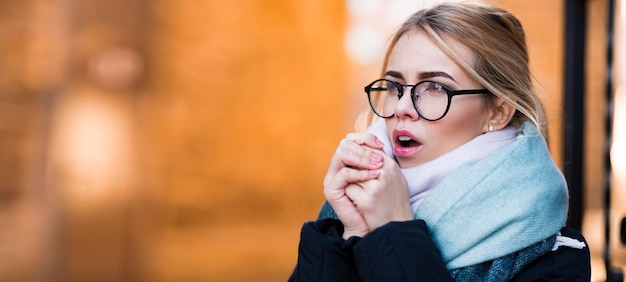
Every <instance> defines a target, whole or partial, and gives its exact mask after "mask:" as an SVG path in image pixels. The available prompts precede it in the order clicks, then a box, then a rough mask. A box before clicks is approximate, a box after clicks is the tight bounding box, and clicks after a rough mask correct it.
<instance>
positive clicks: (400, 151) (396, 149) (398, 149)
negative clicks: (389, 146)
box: [392, 129, 422, 158]
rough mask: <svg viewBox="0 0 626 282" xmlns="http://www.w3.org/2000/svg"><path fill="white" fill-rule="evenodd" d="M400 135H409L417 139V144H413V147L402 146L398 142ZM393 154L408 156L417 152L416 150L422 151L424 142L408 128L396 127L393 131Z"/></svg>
mask: <svg viewBox="0 0 626 282" xmlns="http://www.w3.org/2000/svg"><path fill="white" fill-rule="evenodd" d="M400 136H408V137H410V138H411V139H413V141H415V142H416V143H417V146H412V147H402V146H400V143H398V137H400ZM392 143H393V154H394V155H395V156H396V157H400V158H403V157H408V156H410V155H412V154H415V153H416V152H418V151H420V150H421V149H422V143H421V142H419V140H418V139H417V138H416V137H415V135H413V134H412V133H411V132H409V131H408V130H405V129H395V130H394V131H393V142H392Z"/></svg>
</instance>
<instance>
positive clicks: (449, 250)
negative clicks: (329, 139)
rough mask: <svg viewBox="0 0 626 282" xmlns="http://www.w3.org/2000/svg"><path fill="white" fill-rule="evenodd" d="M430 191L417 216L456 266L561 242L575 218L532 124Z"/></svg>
mask: <svg viewBox="0 0 626 282" xmlns="http://www.w3.org/2000/svg"><path fill="white" fill-rule="evenodd" d="M428 193H429V194H428V195H427V196H426V197H425V198H424V200H423V202H421V204H420V205H419V206H418V207H417V210H416V212H415V217H416V218H417V219H423V220H424V221H426V223H427V225H428V228H429V231H430V232H431V235H432V237H433V240H434V241H435V243H436V244H437V246H438V247H439V249H440V250H441V252H442V255H443V258H444V261H445V262H446V264H447V267H448V269H460V268H465V267H468V266H475V265H478V264H480V263H483V262H488V261H492V260H496V259H497V258H503V257H506V256H507V255H510V254H513V253H515V252H518V251H520V250H523V249H527V250H529V249H535V248H534V247H533V246H538V245H541V246H543V245H545V246H548V247H550V246H551V245H550V243H541V242H545V241H546V240H552V242H553V238H554V235H555V234H557V233H558V232H559V230H560V229H561V227H563V226H564V224H565V220H566V217H567V205H568V192H567V186H566V183H565V179H564V177H563V175H562V174H561V172H560V170H559V169H558V168H557V167H556V166H555V164H554V162H553V161H552V158H551V157H550V154H549V152H548V149H547V146H546V143H545V140H544V139H543V137H542V136H541V134H540V133H539V132H538V130H537V129H536V128H535V127H534V126H533V125H532V124H530V123H525V124H523V125H522V127H521V130H520V133H519V134H518V135H517V137H516V138H515V140H514V141H513V142H511V143H509V144H507V145H506V146H504V147H502V148H499V149H497V150H495V151H493V152H491V153H489V154H488V155H487V156H485V157H484V158H481V159H478V160H472V161H469V162H467V163H466V164H464V165H462V166H460V167H459V168H457V169H454V170H453V171H452V172H450V173H449V174H448V175H447V176H446V177H444V178H443V179H442V180H441V181H439V183H438V184H436V186H435V187H434V188H432V189H429V192H428ZM326 217H333V218H336V215H335V213H334V211H332V208H331V207H330V206H329V205H328V204H327V203H326V204H325V205H324V207H323V208H322V210H321V211H320V216H319V218H326ZM545 248H546V247H542V250H541V251H542V252H543V251H544V249H545ZM548 249H549V248H548ZM533 252H536V251H533ZM511 271H512V270H511ZM509 274H512V273H509Z"/></svg>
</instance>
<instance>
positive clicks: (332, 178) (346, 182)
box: [324, 133, 413, 239]
mask: <svg viewBox="0 0 626 282" xmlns="http://www.w3.org/2000/svg"><path fill="white" fill-rule="evenodd" d="M383 147H384V144H383V143H382V142H380V141H379V140H378V138H376V136H374V135H373V134H370V133H350V134H348V135H347V136H346V138H344V139H343V140H341V142H340V143H339V146H338V147H337V150H336V151H335V153H334V155H333V156H332V158H331V161H330V166H329V168H328V172H327V173H326V176H325V178H324V196H325V197H326V201H327V202H328V203H329V204H330V206H331V207H332V208H333V210H334V211H335V213H336V214H337V216H338V217H339V220H340V221H341V222H342V223H343V226H344V233H343V238H344V239H348V238H350V237H352V236H358V237H363V236H365V235H367V234H369V233H370V232H372V231H374V230H375V229H376V228H378V227H381V226H383V225H385V224H386V223H388V222H391V221H407V220H412V219H413V211H412V209H411V205H410V203H409V192H408V185H407V182H406V179H405V178H404V175H403V174H402V172H401V171H400V167H399V166H398V164H397V163H396V162H395V160H394V159H392V158H390V157H389V156H387V155H386V154H385V153H384V152H383Z"/></svg>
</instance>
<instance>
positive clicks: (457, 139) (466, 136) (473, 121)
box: [433, 99, 486, 149]
mask: <svg viewBox="0 0 626 282" xmlns="http://www.w3.org/2000/svg"><path fill="white" fill-rule="evenodd" d="M456 102H458V103H456V104H455V103H453V105H452V106H451V107H450V111H449V112H448V114H447V115H446V116H445V117H444V118H443V119H442V120H441V122H442V123H441V124H440V126H438V127H437V128H433V129H434V130H435V131H436V132H437V135H438V137H439V138H438V139H439V140H441V141H443V142H445V143H448V145H449V146H448V147H458V146H460V145H462V144H464V143H466V142H468V141H469V140H471V139H473V138H474V137H476V136H478V135H480V134H482V128H483V123H484V121H485V118H486V106H485V103H484V102H483V101H482V99H474V100H472V101H462V102H463V103H461V101H456ZM454 106H456V107H454ZM449 149H454V148H449Z"/></svg>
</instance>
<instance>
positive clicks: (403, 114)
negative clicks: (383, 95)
mask: <svg viewBox="0 0 626 282" xmlns="http://www.w3.org/2000/svg"><path fill="white" fill-rule="evenodd" d="M408 90H409V89H406V92H405V93H404V95H402V97H400V100H398V103H397V104H396V109H395V115H396V116H397V117H398V118H409V119H417V118H419V114H418V113H417V110H416V109H415V106H414V105H413V98H412V97H411V94H410V93H407V92H408Z"/></svg>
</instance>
